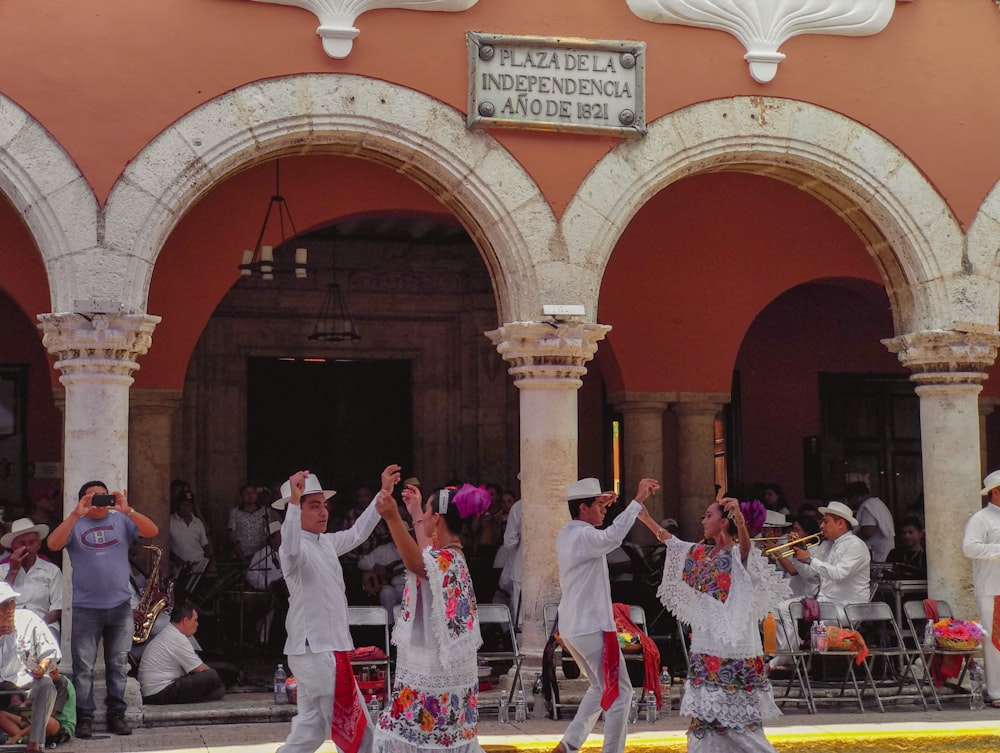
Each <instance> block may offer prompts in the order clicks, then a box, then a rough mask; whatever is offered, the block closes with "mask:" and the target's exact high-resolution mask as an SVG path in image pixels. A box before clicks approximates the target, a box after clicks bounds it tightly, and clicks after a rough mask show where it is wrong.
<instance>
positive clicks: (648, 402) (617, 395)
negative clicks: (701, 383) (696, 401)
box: [608, 392, 678, 413]
mask: <svg viewBox="0 0 1000 753" xmlns="http://www.w3.org/2000/svg"><path fill="white" fill-rule="evenodd" d="M677 400H678V396H677V393H676V392H613V393H611V394H610V395H608V402H610V403H611V404H612V405H613V406H614V407H615V408H616V409H618V410H620V411H622V412H623V413H633V412H649V413H658V412H660V413H661V412H663V411H664V410H666V408H667V406H668V405H670V403H675V402H677Z"/></svg>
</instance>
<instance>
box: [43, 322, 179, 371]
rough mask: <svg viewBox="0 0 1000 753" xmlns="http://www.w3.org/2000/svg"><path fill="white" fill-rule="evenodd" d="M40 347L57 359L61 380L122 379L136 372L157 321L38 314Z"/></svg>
mask: <svg viewBox="0 0 1000 753" xmlns="http://www.w3.org/2000/svg"><path fill="white" fill-rule="evenodd" d="M38 320H39V322H40V324H39V328H40V329H41V330H42V333H43V334H42V345H44V346H45V348H46V350H48V351H49V353H52V354H54V355H56V356H57V357H58V359H59V360H57V361H56V364H55V365H56V368H57V369H59V370H60V371H61V372H62V373H63V377H61V378H60V381H61V380H62V378H65V377H68V376H74V375H80V374H92V375H98V374H100V375H103V376H106V377H125V378H127V379H129V380H130V381H131V378H132V372H134V371H135V370H136V369H138V368H139V363H138V361H137V359H138V358H139V356H142V355H145V354H146V351H148V350H149V346H150V344H151V343H152V341H153V330H154V329H155V328H156V325H157V324H159V322H160V317H158V316H150V315H147V314H127V315H115V314H94V315H93V317H91V318H87V317H85V316H83V315H82V314H40V315H39V317H38Z"/></svg>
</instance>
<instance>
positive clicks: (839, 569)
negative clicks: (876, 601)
mask: <svg viewBox="0 0 1000 753" xmlns="http://www.w3.org/2000/svg"><path fill="white" fill-rule="evenodd" d="M819 513H820V515H822V516H823V519H822V520H821V521H820V524H819V529H820V532H821V533H822V534H823V538H824V539H825V541H824V543H823V544H821V545H820V546H819V547H817V549H816V550H815V552H816V553H815V554H813V553H812V550H809V549H796V550H795V559H796V560H798V561H799V562H802V563H805V564H807V565H809V566H810V567H811V568H812V569H813V571H814V572H816V573H818V574H819V578H820V584H819V595H818V596H817V597H816V598H817V599H818V600H819V601H831V602H833V603H834V604H836V605H837V612H838V613H839V614H840V616H841V618H842V619H844V618H846V614H845V613H844V607H845V606H847V605H848V604H860V603H863V602H866V601H869V600H870V599H871V590H870V583H871V579H870V574H869V569H870V566H871V562H872V555H871V552H869V551H868V547H867V546H866V545H865V542H864V541H862V540H861V539H859V538H858V537H857V536H855V535H854V533H853V531H852V529H853V528H854V526H856V525H857V524H858V521H857V520H856V519H855V518H854V515H852V514H851V508H850V507H849V506H848V505H847V504H846V503H844V502H831V503H829V504H828V505H827V506H826V507H821V508H819Z"/></svg>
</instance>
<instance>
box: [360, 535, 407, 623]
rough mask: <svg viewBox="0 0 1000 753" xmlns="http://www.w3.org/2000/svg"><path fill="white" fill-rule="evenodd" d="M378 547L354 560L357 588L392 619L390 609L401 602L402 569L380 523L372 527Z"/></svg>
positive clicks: (404, 580) (397, 553)
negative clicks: (356, 564) (374, 599)
mask: <svg viewBox="0 0 1000 753" xmlns="http://www.w3.org/2000/svg"><path fill="white" fill-rule="evenodd" d="M374 535H375V536H376V537H377V538H378V539H379V544H378V546H376V547H375V548H374V549H372V550H371V551H370V552H368V554H365V555H362V556H361V558H360V559H359V560H358V569H359V570H360V571H361V586H362V587H363V588H364V590H365V593H367V594H370V595H372V596H374V595H378V600H379V603H380V604H381V605H382V607H383V608H384V609H385V611H386V612H387V613H388V614H389V619H390V620H391V619H392V616H393V608H394V607H395V606H396V605H397V604H400V603H402V601H403V587H404V586H405V585H406V568H405V567H403V558H402V557H401V556H400V554H399V550H398V549H397V548H396V545H395V544H394V543H393V542H392V537H391V536H389V529H388V528H386V526H385V524H384V523H381V524H379V525H378V526H377V527H376V528H375V534H374Z"/></svg>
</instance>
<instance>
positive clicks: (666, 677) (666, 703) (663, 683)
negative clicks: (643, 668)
mask: <svg viewBox="0 0 1000 753" xmlns="http://www.w3.org/2000/svg"><path fill="white" fill-rule="evenodd" d="M672 685H673V680H672V679H671V678H670V670H669V669H668V668H667V667H664V668H663V669H661V670H660V695H662V696H663V707H662V710H663V714H664V715H666V714H669V713H670V709H671V705H670V703H671V702H670V688H671V686H672Z"/></svg>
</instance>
